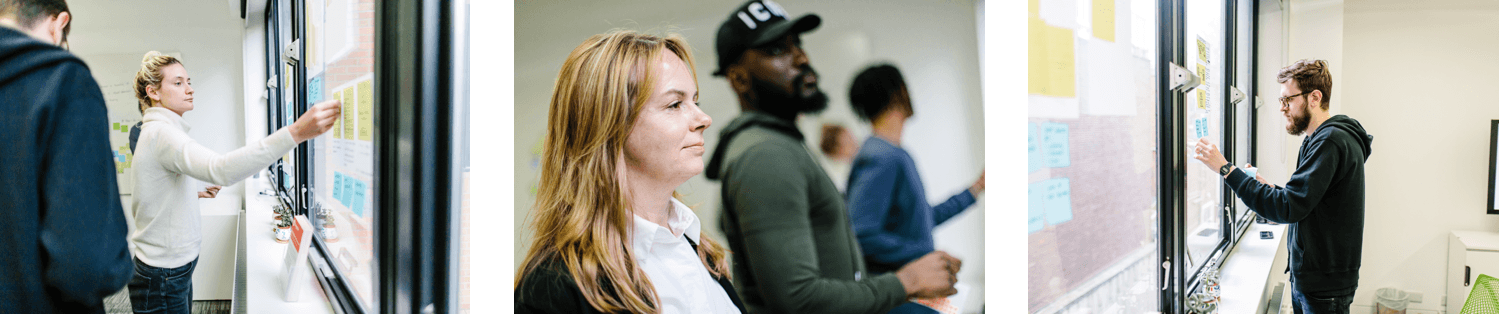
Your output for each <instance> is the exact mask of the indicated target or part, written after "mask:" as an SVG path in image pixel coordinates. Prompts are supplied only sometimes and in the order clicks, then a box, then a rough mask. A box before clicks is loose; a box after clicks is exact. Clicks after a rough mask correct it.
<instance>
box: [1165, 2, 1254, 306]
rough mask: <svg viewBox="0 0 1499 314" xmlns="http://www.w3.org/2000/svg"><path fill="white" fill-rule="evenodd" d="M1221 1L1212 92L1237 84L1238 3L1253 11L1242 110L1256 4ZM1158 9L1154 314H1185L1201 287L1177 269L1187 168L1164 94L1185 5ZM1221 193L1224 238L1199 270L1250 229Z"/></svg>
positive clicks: (1181, 105) (1226, 139) (1227, 150)
mask: <svg viewBox="0 0 1499 314" xmlns="http://www.w3.org/2000/svg"><path fill="white" fill-rule="evenodd" d="M1223 1H1224V5H1225V9H1224V17H1225V22H1224V32H1225V37H1224V41H1223V42H1224V45H1223V46H1224V48H1222V51H1223V52H1224V54H1225V56H1224V61H1223V62H1225V64H1224V65H1225V67H1224V71H1223V72H1224V73H1222V74H1221V76H1222V77H1224V78H1225V79H1223V80H1221V82H1220V84H1221V85H1220V86H1218V88H1219V89H1220V90H1222V91H1227V90H1228V88H1229V87H1231V86H1234V85H1235V83H1237V80H1238V79H1239V78H1238V77H1237V75H1236V73H1237V71H1233V70H1235V69H1236V68H1237V66H1238V64H1237V62H1235V61H1236V60H1237V58H1238V57H1239V56H1238V55H1237V51H1238V50H1237V48H1238V45H1239V38H1238V34H1237V32H1236V31H1237V28H1238V27H1240V26H1242V25H1239V22H1241V21H1239V20H1238V18H1237V13H1238V4H1239V2H1238V1H1253V2H1251V3H1250V7H1251V10H1253V11H1251V14H1250V18H1249V20H1248V25H1247V27H1249V28H1250V29H1249V35H1248V36H1249V37H1250V38H1248V39H1247V40H1248V41H1249V45H1250V46H1251V48H1250V50H1249V56H1247V57H1248V58H1249V62H1248V64H1247V65H1245V66H1248V67H1249V70H1250V71H1249V73H1250V78H1249V79H1250V82H1249V85H1248V86H1249V90H1248V91H1244V92H1245V93H1246V94H1247V97H1249V98H1248V99H1247V100H1248V101H1249V102H1248V103H1245V104H1243V105H1248V106H1251V108H1253V107H1252V106H1253V99H1254V98H1253V97H1254V95H1255V93H1257V92H1258V82H1257V81H1255V78H1256V77H1257V75H1258V73H1257V71H1255V68H1254V67H1255V65H1256V60H1257V59H1258V56H1259V51H1258V46H1259V41H1258V38H1257V37H1258V34H1259V32H1258V28H1259V23H1258V19H1256V18H1254V16H1255V13H1256V12H1258V8H1259V3H1258V1H1255V0H1223ZM1158 9H1159V10H1160V15H1159V16H1158V19H1159V21H1158V22H1159V27H1160V28H1161V29H1162V30H1163V31H1162V32H1161V33H1160V34H1159V38H1158V40H1159V42H1158V43H1157V46H1158V48H1159V52H1158V53H1159V55H1158V58H1159V60H1160V62H1159V65H1158V68H1157V71H1158V73H1157V75H1158V78H1157V83H1158V84H1159V85H1160V86H1161V90H1163V91H1168V92H1166V93H1165V95H1162V97H1160V99H1159V100H1158V102H1159V103H1158V119H1159V120H1158V121H1157V123H1158V125H1157V127H1158V129H1157V133H1158V135H1157V138H1158V141H1159V142H1158V143H1156V145H1157V150H1158V151H1160V152H1164V153H1163V154H1158V156H1159V160H1158V175H1159V177H1158V180H1159V182H1160V183H1161V184H1160V185H1159V191H1158V193H1159V194H1158V196H1159V199H1160V200H1163V201H1162V202H1161V203H1162V206H1160V208H1158V211H1159V213H1158V214H1159V217H1161V219H1160V220H1159V224H1160V226H1159V228H1160V229H1159V230H1158V232H1159V234H1160V238H1159V239H1158V246H1157V249H1158V250H1159V251H1158V252H1159V259H1158V260H1159V261H1160V262H1161V265H1162V267H1163V270H1164V272H1165V273H1164V274H1162V277H1161V278H1162V281H1163V282H1162V283H1161V285H1162V288H1161V290H1160V294H1159V309H1160V311H1162V312H1165V313H1182V312H1185V311H1186V310H1187V308H1186V297H1187V296H1189V295H1190V294H1191V293H1192V291H1196V290H1198V289H1200V288H1201V286H1202V284H1203V278H1202V270H1203V268H1201V267H1196V268H1194V269H1192V270H1191V271H1188V268H1192V266H1193V265H1187V264H1184V263H1182V262H1184V261H1186V259H1185V254H1186V247H1185V235H1186V232H1185V231H1186V230H1185V228H1186V222H1185V221H1182V219H1184V218H1185V217H1186V215H1185V211H1186V195H1185V193H1178V191H1185V186H1186V167H1187V166H1188V165H1187V161H1186V158H1185V144H1183V143H1178V142H1180V141H1179V140H1178V139H1184V138H1185V134H1186V128H1185V123H1184V122H1183V121H1178V120H1182V119H1180V118H1179V117H1185V116H1186V115H1185V113H1186V112H1185V111H1186V109H1185V107H1186V106H1185V102H1184V96H1183V95H1182V93H1177V92H1170V91H1169V86H1170V72H1171V66H1172V64H1173V63H1175V64H1181V63H1184V62H1185V58H1186V57H1185V56H1184V52H1185V50H1186V47H1185V44H1183V41H1184V40H1185V38H1186V37H1185V35H1186V34H1185V24H1186V14H1185V13H1186V5H1185V2H1184V0H1165V1H1162V2H1160V4H1159V7H1158ZM1229 98H1230V97H1223V98H1221V101H1222V102H1223V106H1222V108H1224V109H1223V113H1222V116H1221V117H1220V118H1222V119H1223V121H1224V123H1223V124H1222V125H1224V126H1225V127H1224V128H1223V129H1224V131H1223V140H1222V141H1221V142H1222V143H1224V145H1222V147H1224V150H1223V152H1224V154H1225V156H1232V154H1233V152H1234V149H1235V147H1236V145H1235V144H1236V141H1235V140H1236V137H1235V136H1234V135H1235V132H1236V130H1237V128H1236V127H1237V120H1235V118H1236V117H1235V116H1234V115H1235V113H1236V112H1237V110H1236V109H1237V108H1236V107H1235V105H1234V104H1231V103H1229V101H1230V99H1229ZM1248 118H1249V121H1248V123H1249V124H1250V127H1249V128H1248V132H1249V134H1248V135H1249V148H1248V149H1249V156H1250V162H1251V163H1253V162H1255V160H1256V156H1255V155H1256V153H1257V152H1258V147H1257V145H1256V144H1255V142H1256V141H1257V130H1256V128H1255V127H1254V124H1255V123H1256V122H1257V113H1256V112H1255V111H1254V110H1253V109H1251V110H1250V112H1249V117H1248ZM1223 189H1224V193H1223V194H1222V196H1223V200H1222V202H1223V203H1222V204H1227V205H1225V206H1224V210H1223V211H1220V213H1224V214H1225V217H1223V219H1222V220H1221V222H1220V224H1221V226H1220V230H1223V234H1224V237H1223V238H1222V239H1221V240H1220V242H1219V244H1218V246H1217V247H1216V248H1215V249H1214V250H1213V252H1212V253H1211V254H1209V255H1208V257H1207V258H1206V259H1205V260H1204V263H1203V265H1207V264H1209V263H1216V264H1220V265H1221V262H1222V261H1223V260H1224V259H1225V258H1226V257H1227V255H1228V253H1229V252H1232V250H1233V248H1234V247H1235V246H1237V244H1238V241H1239V239H1240V238H1242V237H1243V235H1244V233H1245V232H1246V231H1247V230H1248V226H1249V225H1250V224H1249V223H1248V222H1250V221H1253V220H1254V217H1255V215H1254V214H1253V213H1252V212H1251V213H1247V214H1245V215H1243V216H1242V217H1241V216H1240V215H1237V214H1236V213H1235V210H1236V209H1237V206H1233V204H1234V202H1233V201H1234V198H1236V197H1237V196H1235V195H1233V191H1232V190H1231V189H1229V188H1228V187H1226V186H1225V187H1223Z"/></svg>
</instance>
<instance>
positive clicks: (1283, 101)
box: [1280, 92, 1311, 107]
mask: <svg viewBox="0 0 1499 314" xmlns="http://www.w3.org/2000/svg"><path fill="white" fill-rule="evenodd" d="M1310 93H1311V92H1301V93H1300V94H1295V95H1291V96H1286V97H1281V98H1280V105H1281V106H1282V107H1284V106H1290V105H1291V98H1296V96H1302V95H1306V94H1310Z"/></svg>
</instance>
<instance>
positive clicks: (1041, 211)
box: [1025, 182, 1046, 234]
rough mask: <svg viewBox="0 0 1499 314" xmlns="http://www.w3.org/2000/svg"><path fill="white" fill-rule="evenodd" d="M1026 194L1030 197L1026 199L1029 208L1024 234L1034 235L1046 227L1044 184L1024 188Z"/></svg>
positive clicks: (1032, 184)
mask: <svg viewBox="0 0 1499 314" xmlns="http://www.w3.org/2000/svg"><path fill="white" fill-rule="evenodd" d="M1026 192H1029V193H1028V194H1030V197H1029V198H1028V199H1027V205H1028V206H1027V207H1029V209H1028V210H1026V216H1025V224H1026V232H1025V233H1026V234H1031V233H1036V231H1041V228H1043V227H1046V187H1045V182H1037V183H1031V184H1030V186H1029V187H1027V188H1026Z"/></svg>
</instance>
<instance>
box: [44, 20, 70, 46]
mask: <svg viewBox="0 0 1499 314" xmlns="http://www.w3.org/2000/svg"><path fill="white" fill-rule="evenodd" d="M72 20H73V15H72V14H68V12H61V13H57V16H55V17H54V18H53V19H52V20H51V22H50V23H48V24H50V25H48V26H47V33H48V34H49V35H52V38H53V40H54V41H56V42H57V45H59V46H60V45H62V43H63V41H65V40H67V38H66V37H65V36H67V34H64V33H63V30H64V29H67V27H68V23H69V22H71V21H72Z"/></svg>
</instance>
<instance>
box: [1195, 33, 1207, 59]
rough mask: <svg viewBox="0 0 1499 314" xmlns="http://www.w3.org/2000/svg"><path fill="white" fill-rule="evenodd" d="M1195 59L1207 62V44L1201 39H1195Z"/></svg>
mask: <svg viewBox="0 0 1499 314" xmlns="http://www.w3.org/2000/svg"><path fill="white" fill-rule="evenodd" d="M1197 59H1198V60H1200V61H1202V62H1208V42H1207V41H1203V40H1202V38H1201V37H1198V38H1197Z"/></svg>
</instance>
